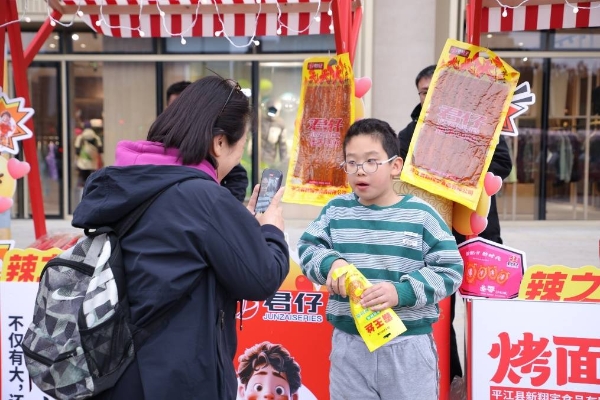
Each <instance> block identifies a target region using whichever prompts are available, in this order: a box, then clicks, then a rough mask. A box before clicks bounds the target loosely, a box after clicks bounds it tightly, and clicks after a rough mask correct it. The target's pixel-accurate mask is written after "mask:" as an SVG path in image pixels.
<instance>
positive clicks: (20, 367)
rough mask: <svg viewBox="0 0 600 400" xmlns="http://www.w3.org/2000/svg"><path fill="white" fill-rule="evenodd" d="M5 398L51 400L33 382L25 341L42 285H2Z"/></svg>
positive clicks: (1, 312) (16, 283)
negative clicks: (26, 362) (29, 371)
mask: <svg viewBox="0 0 600 400" xmlns="http://www.w3.org/2000/svg"><path fill="white" fill-rule="evenodd" d="M0 285H1V286H0V305H1V311H0V321H1V323H2V328H1V330H2V399H20V400H49V399H50V397H49V396H47V395H45V394H44V393H42V391H40V390H39V389H38V388H37V386H35V385H34V384H33V382H32V381H31V380H30V379H29V373H28V372H27V367H26V366H25V358H24V357H23V350H22V349H21V342H22V341H23V337H24V336H25V332H26V331H27V328H29V324H30V323H31V320H32V319H33V306H34V304H35V297H36V295H37V290H38V286H39V285H38V283H34V282H2V283H0Z"/></svg>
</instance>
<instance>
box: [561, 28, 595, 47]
mask: <svg viewBox="0 0 600 400" xmlns="http://www.w3.org/2000/svg"><path fill="white" fill-rule="evenodd" d="M551 43H552V48H553V49H555V50H586V49H600V29H597V28H595V29H567V30H564V31H561V32H557V33H555V34H553V35H552V42H551Z"/></svg>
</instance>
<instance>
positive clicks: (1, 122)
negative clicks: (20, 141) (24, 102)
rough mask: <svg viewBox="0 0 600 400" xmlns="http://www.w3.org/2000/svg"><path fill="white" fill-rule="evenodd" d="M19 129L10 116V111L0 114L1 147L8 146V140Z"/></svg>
mask: <svg viewBox="0 0 600 400" xmlns="http://www.w3.org/2000/svg"><path fill="white" fill-rule="evenodd" d="M16 129H17V124H16V123H15V120H14V119H13V117H12V116H11V115H10V112H8V111H6V110H5V111H2V113H1V114H0V145H2V146H7V145H8V138H9V137H11V136H12V135H13V134H14V133H15V130H16Z"/></svg>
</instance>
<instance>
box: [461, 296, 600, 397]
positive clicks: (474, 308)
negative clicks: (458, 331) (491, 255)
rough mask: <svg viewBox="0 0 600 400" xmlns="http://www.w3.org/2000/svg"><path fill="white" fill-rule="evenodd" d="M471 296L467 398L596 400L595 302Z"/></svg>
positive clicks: (599, 356) (599, 380)
mask: <svg viewBox="0 0 600 400" xmlns="http://www.w3.org/2000/svg"><path fill="white" fill-rule="evenodd" d="M469 301H471V307H470V308H471V311H470V312H469V314H468V315H467V317H468V324H469V332H470V350H469V351H470V357H469V360H470V363H471V366H470V367H469V368H470V379H469V382H470V383H469V385H470V388H469V389H470V390H469V394H470V395H469V399H471V400H484V399H485V400H487V399H489V400H517V399H522V400H528V399H532V400H539V399H547V400H553V399H556V400H567V399H570V400H598V398H599V397H600V390H599V389H598V388H599V387H600V368H598V363H599V361H600V338H599V335H598V332H599V329H600V328H599V327H600V325H599V324H598V321H599V320H598V315H599V314H598V305H597V304H593V303H570V302H551V301H522V300H491V299H473V300H469ZM468 308H469V307H468Z"/></svg>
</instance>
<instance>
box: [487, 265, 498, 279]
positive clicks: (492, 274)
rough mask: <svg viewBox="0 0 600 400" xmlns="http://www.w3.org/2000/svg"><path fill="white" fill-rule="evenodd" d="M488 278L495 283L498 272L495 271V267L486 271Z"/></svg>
mask: <svg viewBox="0 0 600 400" xmlns="http://www.w3.org/2000/svg"><path fill="white" fill-rule="evenodd" d="M488 277H489V278H490V280H492V281H495V280H496V278H497V277H498V271H497V269H496V266H495V265H492V266H491V267H489V269H488Z"/></svg>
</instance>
